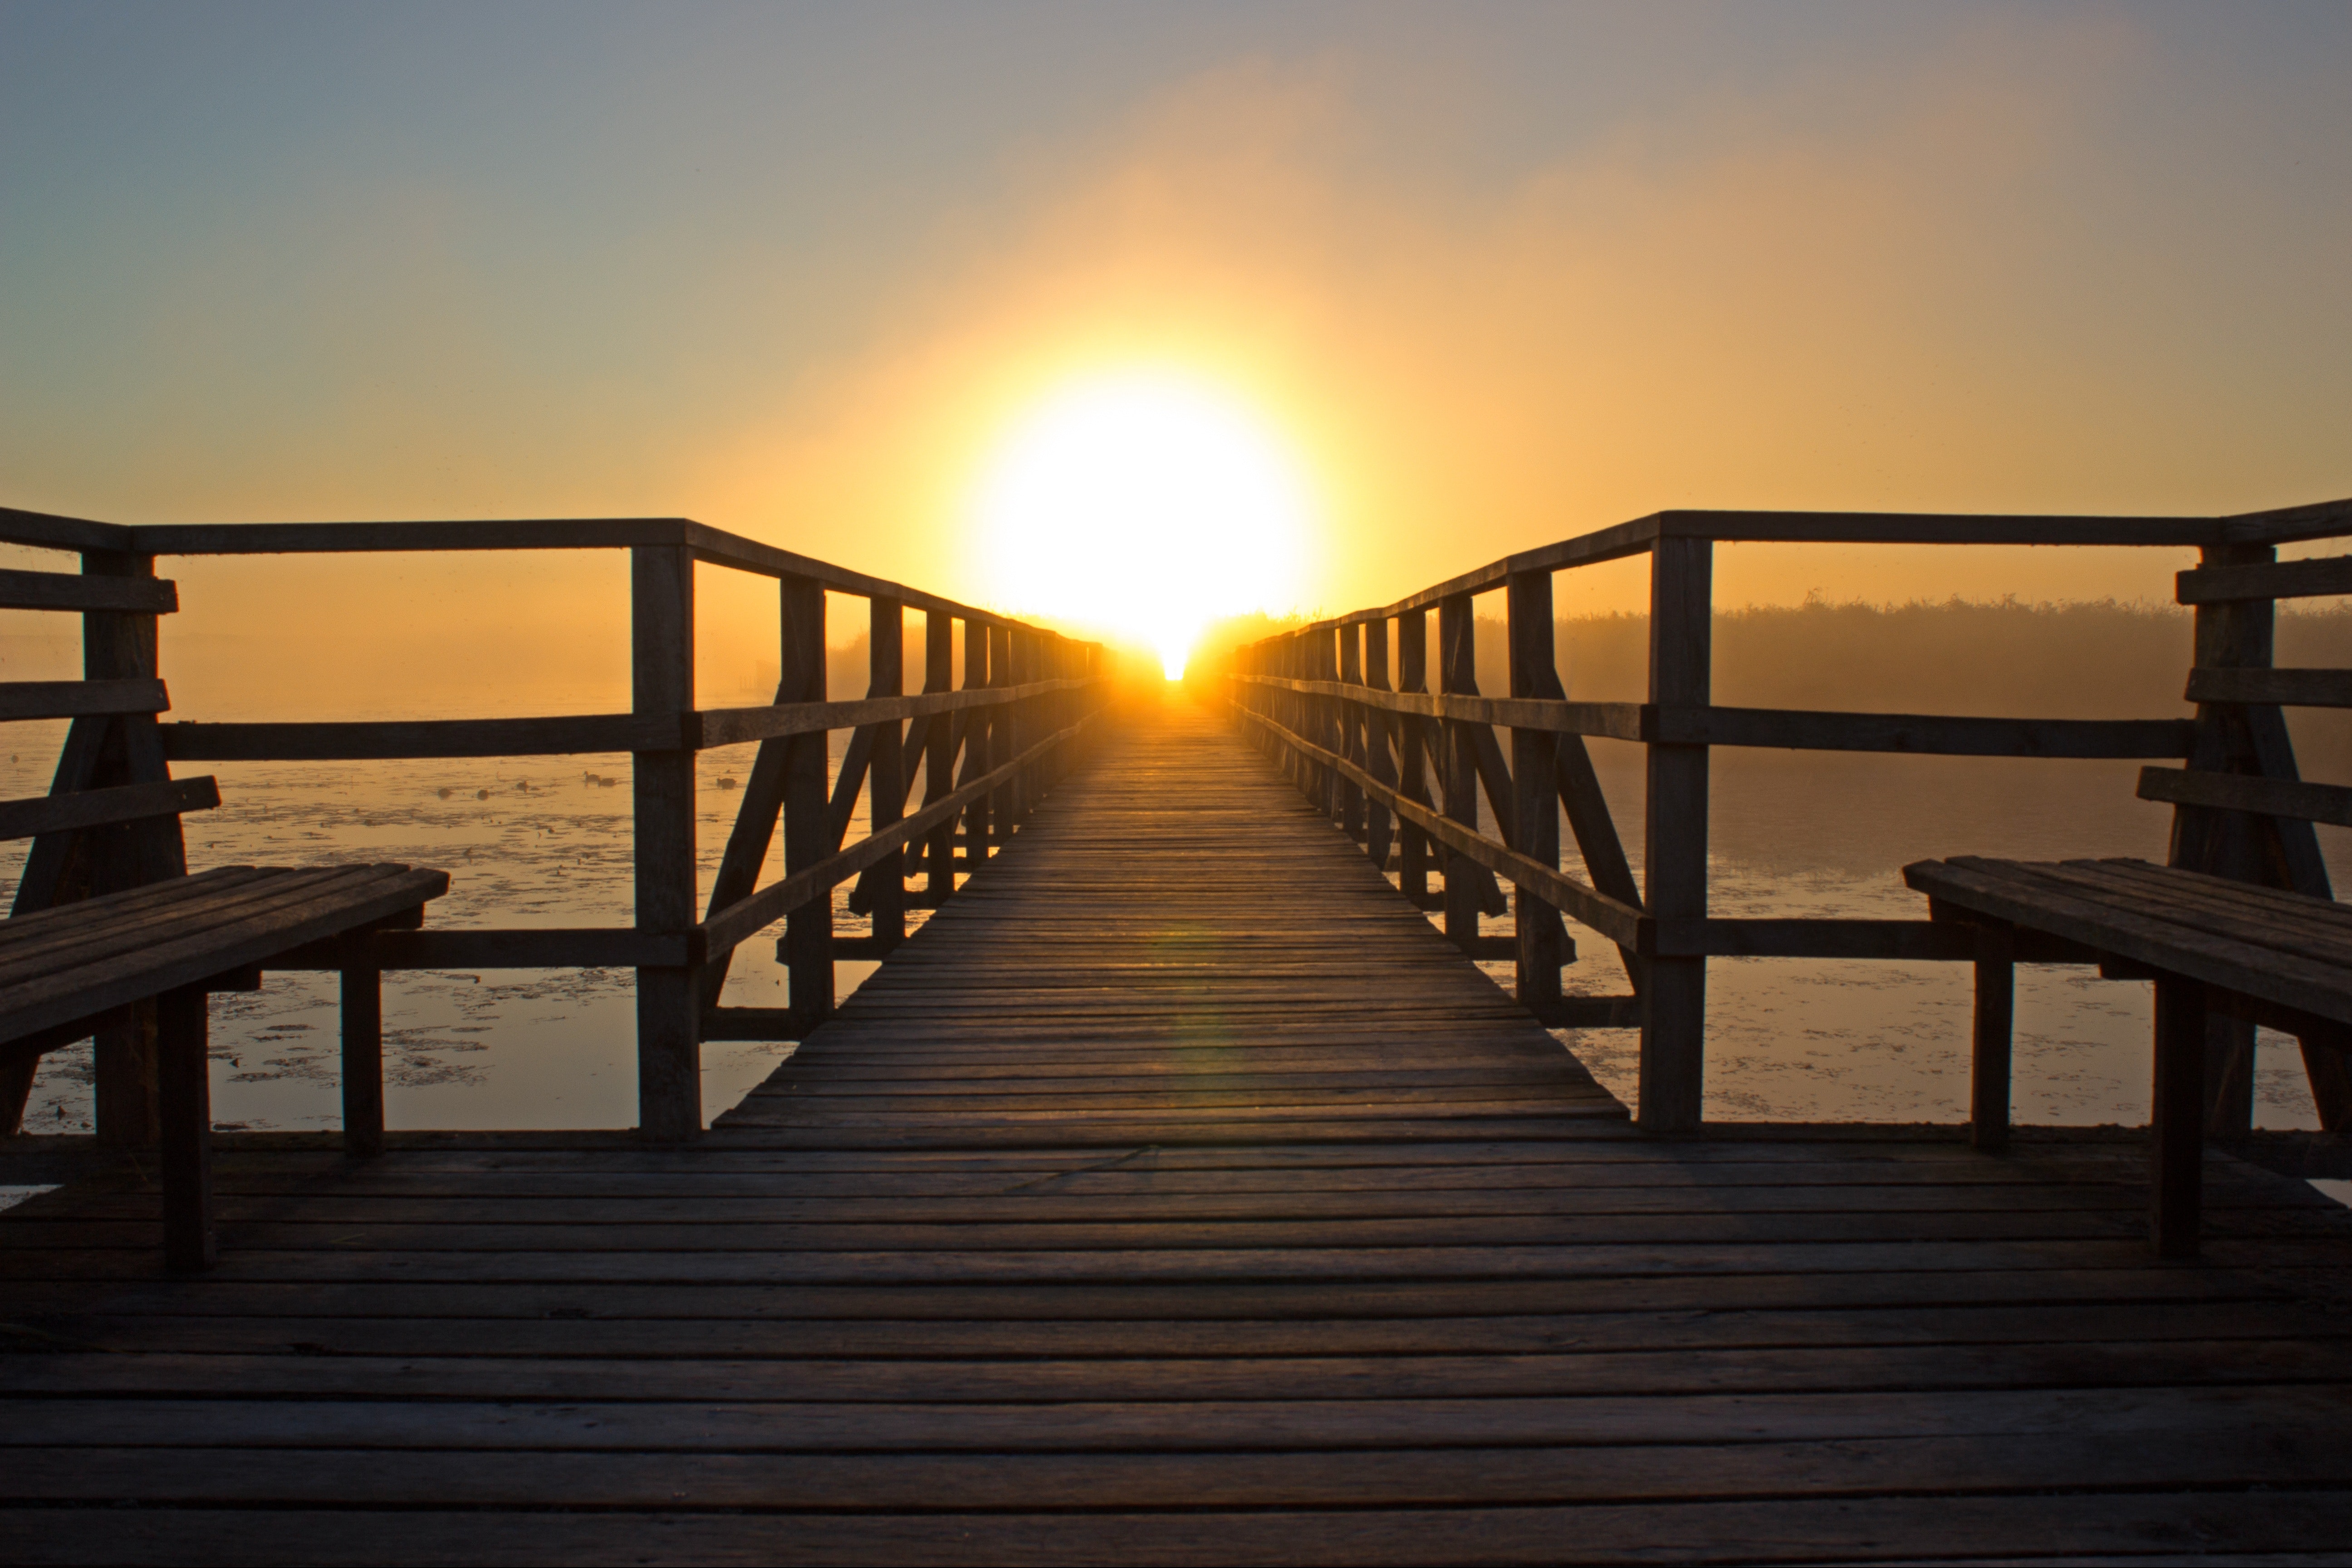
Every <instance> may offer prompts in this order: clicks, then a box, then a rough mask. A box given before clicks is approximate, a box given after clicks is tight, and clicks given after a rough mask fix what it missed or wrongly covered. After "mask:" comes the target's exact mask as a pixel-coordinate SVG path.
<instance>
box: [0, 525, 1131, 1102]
mask: <svg viewBox="0 0 2352 1568" xmlns="http://www.w3.org/2000/svg"><path fill="white" fill-rule="evenodd" d="M0 542H8V543H15V544H25V545H34V546H40V547H45V548H48V549H53V550H66V551H74V552H80V554H81V557H82V573H81V574H79V575H76V574H64V573H42V572H6V573H0V607H11V608H46V609H58V610H78V611H81V612H83V621H84V633H83V636H84V662H85V673H86V674H87V675H89V677H91V678H92V679H86V680H82V681H64V682H15V683H0V720H12V719H57V718H68V719H73V720H74V721H75V724H76V729H75V731H69V733H68V741H67V752H68V757H69V758H70V757H71V756H72V755H73V754H75V753H76V752H77V748H79V749H80V750H81V751H83V752H91V753H93V754H94V753H95V752H96V751H97V750H98V749H99V748H100V744H101V741H100V730H99V729H98V726H102V725H104V724H106V723H108V722H110V715H116V714H125V713H139V712H144V713H149V714H152V712H154V711H155V710H158V709H160V708H163V707H164V706H166V705H167V704H166V701H165V700H164V698H163V692H162V689H161V687H160V686H159V685H158V684H157V683H158V681H159V679H160V674H161V672H160V671H159V670H158V668H157V666H156V637H155V616H156V615H157V614H159V613H168V612H169V611H171V610H172V609H174V608H176V607H177V598H176V594H175V590H174V588H173V584H170V583H168V582H162V581H158V580H156V579H155V564H154V563H155V560H156V558H157V557H158V556H171V555H259V554H350V553H373V552H452V551H538V550H626V551H627V552H629V556H630V604H629V609H630V620H629V638H630V669H631V689H632V700H631V705H630V710H629V711H627V712H625V713H593V714H572V715H562V716H557V717H549V718H527V719H460V720H430V721H353V722H320V723H302V722H285V723H275V722H273V723H184V722H166V723H161V724H152V725H151V727H150V728H151V731H152V733H153V734H154V735H156V736H159V737H160V742H161V744H160V752H159V751H158V749H157V748H156V747H155V746H153V745H152V744H151V745H149V746H147V747H146V748H145V751H146V752H147V753H148V754H147V755H145V756H143V757H139V756H134V757H133V758H132V759H131V763H132V767H131V772H130V773H128V774H127V775H126V776H125V777H123V778H121V779H112V778H109V779H107V780H105V781H103V782H105V783H107V784H112V785H117V786H129V785H153V784H167V783H168V781H169V777H170V775H169V772H168V768H167V766H166V764H167V763H170V762H198V761H231V760H236V761H328V760H332V761H348V760H362V759H384V758H425V757H515V756H554V755H564V754H577V753H593V752H630V753H631V754H632V757H633V761H634V767H633V768H632V770H631V771H632V774H633V783H634V786H635V801H634V857H635V922H634V923H633V924H631V925H627V926H620V927H611V928H574V929H552V930H551V929H542V928H515V929H454V930H436V929H426V930H419V931H385V932H381V933H378V934H377V936H376V937H375V938H374V942H375V946H376V950H377V956H378V957H379V958H380V959H381V961H382V966H383V968H385V969H424V968H433V969H444V968H451V967H464V968H542V967H548V968H567V967H582V968H607V967H625V968H632V969H635V971H636V1008H637V1063H638V1118H639V1126H640V1128H641V1130H642V1131H644V1132H645V1133H646V1135H647V1136H649V1137H653V1138H656V1139H682V1138H687V1137H690V1136H692V1135H693V1134H694V1133H695V1132H697V1131H698V1130H699V1129H700V1127H701V1124H702V1102H701V1085H700V1047H701V1043H702V1042H703V1041H704V1040H706V1039H796V1038H799V1037H801V1036H802V1035H803V1034H804V1033H805V1032H806V1031H807V1030H809V1029H810V1028H812V1027H814V1026H815V1025H816V1024H818V1023H820V1022H822V1021H823V1020H824V1018H825V1017H827V1016H830V1014H831V1013H832V1011H833V1007H834V1000H835V998H834V975H833V964H834V961H835V959H836V958H873V959H879V958H882V957H884V956H886V955H887V953H888V952H890V951H891V950H892V949H893V948H894V947H895V946H897V945H898V942H901V941H902V940H904V938H905V935H906V927H907V921H906V912H907V910H908V907H909V906H910V904H911V905H917V906H921V905H930V906H936V905H937V904H938V903H940V901H942V900H946V899H948V898H949V897H950V896H951V895H952V894H953V893H954V891H955V889H956V886H957V881H956V879H957V877H958V875H959V873H968V872H969V871H970V870H971V868H973V867H975V866H977V865H978V864H980V863H982V861H984V860H985V859H986V858H988V857H989V855H990V854H991V853H992V851H993V850H994V849H995V848H997V847H1001V846H1002V845H1003V843H1004V842H1005V841H1006V840H1007V839H1008V838H1009V837H1011V836H1012V835H1013V833H1014V832H1015V831H1016V830H1017V829H1018V827H1019V826H1020V824H1021V822H1022V820H1023V818H1024V815H1025V814H1026V812H1027V811H1028V809H1029V807H1030V806H1031V805H1032V804H1034V802H1035V801H1036V800H1037V799H1038V798H1039V797H1040V796H1041V795H1043V794H1044V792H1045V790H1046V789H1048V788H1049V787H1050V786H1051V784H1052V783H1053V781H1054V780H1055V778H1056V777H1057V776H1058V775H1059V774H1060V773H1062V772H1063V771H1064V770H1065V769H1066V767H1067V765H1068V763H1069V761H1070V758H1071V756H1072V753H1073V752H1074V750H1075V746H1076V742H1078V741H1079V740H1080V739H1081V738H1082V737H1083V736H1085V735H1086V734H1087V731H1088V730H1089V729H1090V727H1091V726H1092V724H1093V723H1094V722H1095V721H1096V720H1097V717H1098V715H1099V713H1100V712H1101V710H1102V699H1103V692H1104V689H1105V685H1106V679H1107V676H1108V670H1107V668H1106V667H1105V661H1104V655H1103V650H1102V649H1101V647H1099V646H1097V645H1096V644H1092V643H1084V642H1077V641H1074V640H1072V639H1070V638H1067V637H1062V636H1060V635H1058V634H1056V633H1054V632H1051V631H1047V630H1044V629H1042V628H1039V627H1035V626H1028V625H1025V624H1024V623H1022V622H1019V621H1015V620H1012V619H1008V618H1006V617H1005V616H999V615H995V614H992V613H991V612H988V611H985V610H981V609H975V608H973V607H971V606H970V605H961V604H958V603H956V602H954V601H953V600H950V599H946V598H942V597H940V595H936V594H929V593H925V592H923V591H921V590H919V589H916V588H909V587H907V586H905V585H903V584H898V583H892V582H887V581H885V580H884V579H881V578H878V577H870V576H867V575H866V574H863V573H858V572H852V571H849V570H847V569H845V568H843V567H839V566H835V565H832V564H829V563H825V562H822V561H817V560H813V559H811V558H809V557H807V556H803V555H796V554H793V552H790V551H785V550H779V549H777V548H775V547H773V546H772V545H767V544H762V543H760V542H757V541H755V540H751V539H745V538H742V537H740V536H739V535H736V534H732V533H727V532H724V531H720V530H718V529H714V528H708V527H705V526H703V525H702V524H700V523H697V522H692V521H686V520H684V519H678V518H615V519H591V520H568V519H567V520H551V521H487V522H347V523H294V524H282V523H271V524H233V525H231V524H224V525H201V526H177V525H173V526H125V525H121V524H113V523H104V522H94V521H85V520H81V519H77V518H64V517H53V516H48V515H46V514H42V513H35V512H26V511H17V510H7V509H0ZM696 563H706V564H709V565H714V566H720V567H726V568H729V569H730V570H733V571H738V572H744V573H749V574H755V575H758V576H764V577H770V578H773V579H774V580H775V581H776V583H777V584H778V589H779V603H778V622H779V631H780V647H781V649H782V679H781V680H780V682H779V685H778V689H777V692H776V700H774V701H773V702H772V703H770V704H767V705H765V706H761V707H755V708H723V709H698V708H696V707H695V705H694V626H695V592H694V568H695V565H696ZM828 591H830V592H833V593H837V594H845V595H854V596H857V597H862V598H864V599H866V601H867V602H868V605H869V607H870V615H869V617H868V625H867V628H866V629H867V636H868V647H869V657H870V685H869V688H868V691H867V695H866V697H865V698H864V699H863V700H855V701H841V702H835V701H829V700H826V690H825V595H826V593H827V592H828ZM909 610H918V611H920V612H922V614H923V616H924V644H923V652H924V658H923V672H924V673H923V689H922V691H920V692H919V693H908V692H906V691H904V689H903V686H904V677H903V673H902V672H903V670H904V668H905V660H906V648H905V644H904V638H905V635H906V632H905V625H906V613H907V612H908V611H909ZM958 622H961V625H962V628H963V636H962V637H961V644H962V650H963V669H962V678H961V683H959V682H958V680H957V679H956V671H955V669H954V668H953V665H954V662H955V651H956V644H957V641H958V639H957V637H956V635H955V624H956V623H958ZM835 730H849V731H853V733H852V735H851V738H850V740H849V742H848V744H847V748H846V752H845V756H844V758H843V761H842V763H841V766H840V767H839V769H838V770H837V771H836V770H835V769H834V768H833V767H832V765H831V762H830V752H831V748H830V741H829V737H830V732H831V731H835ZM741 742H758V744H759V751H758V754H757V756H756V759H755V760H754V762H753V763H752V765H751V773H750V776H749V778H748V779H747V780H746V782H745V784H744V787H743V789H742V792H741V803H740V808H739V809H738V812H737V815H736V818H735V823H734V826H733V829H732V831H731V832H730V835H729V837H728V842H727V847H726V851H725V854H724V856H723V857H722V858H721V860H720V863H719V871H718V875H717V879H716V881H715V883H714V885H713V887H712V889H711V893H710V898H709V904H708V905H707V907H703V908H700V909H698V907H697V893H696V887H695V863H696V860H695V803H694V759H695V753H696V752H699V751H703V750H707V749H709V748H711V747H716V746H727V745H734V744H738V743H741ZM68 771H69V770H68V768H67V767H64V766H61V768H60V771H59V776H58V792H57V793H56V794H55V795H52V796H51V797H48V798H47V800H46V801H43V802H15V803H0V812H6V811H11V810H14V811H17V812H20V813H26V814H32V815H28V816H26V820H27V821H28V822H30V823H33V824H35V825H36V826H41V825H45V824H48V823H50V822H52V821H54V827H53V830H52V831H53V834H54V835H55V837H39V838H36V839H35V840H34V844H33V849H32V852H31V859H28V864H31V863H32V861H33V860H39V861H42V862H44V863H47V862H54V861H56V860H57V859H58V858H60V856H61V855H62V852H63V850H64V848H65V846H66V839H65V837H63V836H65V835H68V834H69V833H71V832H74V831H78V829H77V828H76V827H75V826H74V819H73V816H72V807H71V806H70V805H68V804H66V803H65V802H64V800H63V798H62V797H63V796H64V795H68V794H71V793H73V792H75V791H76V790H79V789H82V788H86V787H88V784H89V783H90V782H93V781H81V782H79V783H77V782H76V781H75V780H74V779H72V778H69V777H68ZM918 777H919V779H920V783H921V784H922V790H923V793H922V797H921V799H920V801H919V802H916V803H913V809H912V811H911V812H910V811H909V809H908V807H909V804H910V797H911V796H912V795H913V791H914V787H915V785H916V784H917V782H918ZM861 795H863V797H864V798H865V800H866V803H867V805H868V819H869V821H870V823H871V833H870V835H869V836H868V837H866V838H863V839H861V840H859V841H857V842H856V843H854V844H847V845H846V846H845V837H846V833H847V829H848V827H849V825H850V822H851V820H852V818H853V816H855V814H856V806H857V804H858V801H859V799H860V797H861ZM45 812H46V813H48V814H49V816H40V815H39V814H41V813H45ZM779 826H781V827H782V834H783V853H784V866H785V875H784V876H783V877H782V879H778V880H776V881H773V882H771V883H769V884H768V885H766V886H764V887H762V886H759V885H758V879H759V874H760V871H761V867H762V866H763V865H764V864H765V862H766V860H767V858H768V854H769V849H770V847H771V846H772V843H773V842H774V839H775V836H776V833H777V831H778V828H779ZM45 846H46V848H45ZM853 878H854V879H856V886H855V888H854V889H853V890H852V893H851V896H850V900H849V901H850V908H851V910H852V911H853V912H855V913H858V914H862V915H866V916H867V917H868V918H869V920H870V930H869V931H868V932H867V933H866V934H864V935H838V934H836V933H835V929H834V918H835V917H834V909H833V897H832V895H833V889H835V888H836V887H837V886H839V885H840V884H841V883H843V882H846V881H849V880H850V879H853ZM908 879H915V880H916V881H918V883H919V886H918V887H917V888H916V889H914V890H913V891H911V892H910V891H909V889H908V885H907V883H908ZM20 901H21V900H20ZM779 920H781V921H783V922H784V935H783V937H782V942H780V944H779V956H780V958H781V959H782V961H783V963H784V964H785V966H786V968H787V971H788V973H789V984H790V989H789V991H788V993H787V995H788V1000H789V1002H790V1005H789V1006H788V1007H784V1008H739V1007H722V1006H720V1005H719V993H720V990H721V988H722V987H723V986H724V984H725V983H726V978H727V972H728V968H729V965H730V961H731V960H732V958H733V955H734V951H735V949H736V948H737V947H738V946H740V944H741V943H742V942H745V941H746V940H748V939H750V938H751V936H753V935H755V934H756V933H757V932H759V931H761V929H763V928H765V927H767V926H770V925H772V924H773V923H774V922H776V921H779ZM342 962H343V961H342V959H341V958H339V957H338V956H337V955H336V954H335V953H331V952H320V953H316V954H298V955H296V958H295V960H294V961H293V962H292V963H289V964H288V965H286V967H316V968H320V969H333V968H338V967H341V963H342ZM100 1072H101V1076H103V1072H104V1064H101V1066H100ZM102 1120H103V1110H101V1121H102ZM106 1131H107V1130H106V1129H105V1128H104V1127H103V1126H101V1127H100V1135H101V1137H103V1136H104V1135H105V1132H106Z"/></svg>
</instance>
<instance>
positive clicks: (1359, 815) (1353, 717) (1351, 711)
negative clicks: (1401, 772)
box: [1332, 621, 1369, 844]
mask: <svg viewBox="0 0 2352 1568" xmlns="http://www.w3.org/2000/svg"><path fill="white" fill-rule="evenodd" d="M1363 683H1364V630H1363V627H1361V626H1358V625H1356V624H1355V623H1354V622H1352V621H1349V622H1345V623H1343V624H1342V625H1341V626H1340V627H1339V684H1340V685H1342V686H1361V685H1362V684H1363ZM1332 706H1333V707H1334V708H1335V709H1336V710H1337V711H1338V713H1339V745H1338V746H1337V747H1336V748H1335V749H1336V750H1337V751H1338V752H1339V754H1340V755H1341V756H1343V757H1345V758H1347V759H1348V760H1349V762H1351V763H1355V764H1356V765H1357V766H1358V767H1363V766H1364V763H1365V760H1366V756H1365V750H1364V711H1365V710H1364V706H1363V704H1362V703H1360V702H1350V701H1349V700H1346V699H1345V698H1341V699H1340V700H1339V701H1337V702H1335V703H1334V704H1333V705H1332ZM1367 771H1369V770H1367ZM1339 826H1340V827H1341V828H1343V829H1344V830H1345V831H1346V832H1347V835H1348V837H1350V838H1352V839H1354V840H1355V841H1356V842H1357V843H1359V844H1361V843H1362V842H1363V841H1364V792H1363V791H1362V790H1360V789H1358V788H1357V787H1356V786H1355V785H1354V784H1349V783H1348V782H1347V781H1346V780H1344V779H1343V780H1341V781H1340V784H1339Z"/></svg>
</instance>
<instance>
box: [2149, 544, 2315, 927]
mask: <svg viewBox="0 0 2352 1568" xmlns="http://www.w3.org/2000/svg"><path fill="white" fill-rule="evenodd" d="M2275 554H2276V552H2275V551H2274V550H2273V549H2272V548H2271V547H2269V546H2244V545H2238V546H2224V547H2221V548H2220V549H2213V550H2208V551H2207V552H2206V561H2205V563H2204V564H2203V565H2201V566H2199V567H2197V568H2195V569H2194V570H2191V571H2187V572H2183V573H2181V574H2179V578H2178V579H2177V583H2176V588H2175V593H2176V596H2177V597H2178V598H2179V602H2180V603H2182V604H2184V605H2190V606H2193V607H2194V608H2195V610H2196V613H2197V634H2196V635H2197V652H2196V665H2195V667H2194V668H2191V669H2190V670H2189V685H2188V689H2187V693H2186V695H2187V697H2188V699H2189V701H2191V702H2194V703H2196V704H2197V734H2196V741H2195V744H2194V747H2193V749H2192V751H2191V752H2190V755H2189V765H2188V766H2187V767H2185V768H2160V767H2151V768H2143V769H2141V770H2140V776H2139V796H2140V798H2141V799H2143V800H2155V801H2164V802H2167V803H2168V804H2170V805H2172V806H2173V807H2174V811H2173V833H2172V855H2171V862H2172V864H2174V865H2176V866H2182V867H2186V868H2189V869H2190V870H2197V871H2208V872H2211V873H2213V874H2214V875H2217V876H2223V877H2231V878H2235V879H2238V880H2241V881H2247V882H2259V883H2263V884H2264V885H2267V886H2270V887H2277V888H2288V889H2294V891H2296V892H2299V893H2305V894H2309V895H2311V896H2313V897H2315V898H2323V899H2332V898H2333V897H2334V896H2335V893H2334V890H2333V889H2332V888H2331V886H2330V883H2329V878H2328V875H2327V867H2326V862H2325V861H2324V860H2323V859H2322V858H2320V853H2319V837H2318V835H2317V834H2316V833H2315V832H2314V831H2313V828H2312V824H2314V823H2317V822H2326V823H2332V824H2336V825H2338V826H2348V827H2352V789H2347V788H2344V787H2342V786H2339V785H2336V784H2311V783H2307V782H2305V780H2304V779H2303V778H2302V776H2301V775H2300V773H2298V771H2297V769H2296V766H2295V757H2294V744H2293V742H2291V741H2290V740H2289V739H2288V736H2287V728H2286V720H2285V717H2284V713H2283V711H2282V710H2283V709H2284V708H2290V707H2315V708H2347V707H2352V670H2345V669H2279V668H2274V667H2273V663H2272V658H2273V646H2274V640H2275V638H2274V633H2275V626H2276V616H2277V602H2278V601H2279V600H2281V599H2294V598H2313V597H2318V596H2321V595H2339V594H2345V593H2352V556H2333V557H2325V558H2320V559H2315V560H2309V561H2285V562H2282V561H2278V560H2275V559H2274V558H2273V557H2274V556H2275Z"/></svg>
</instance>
